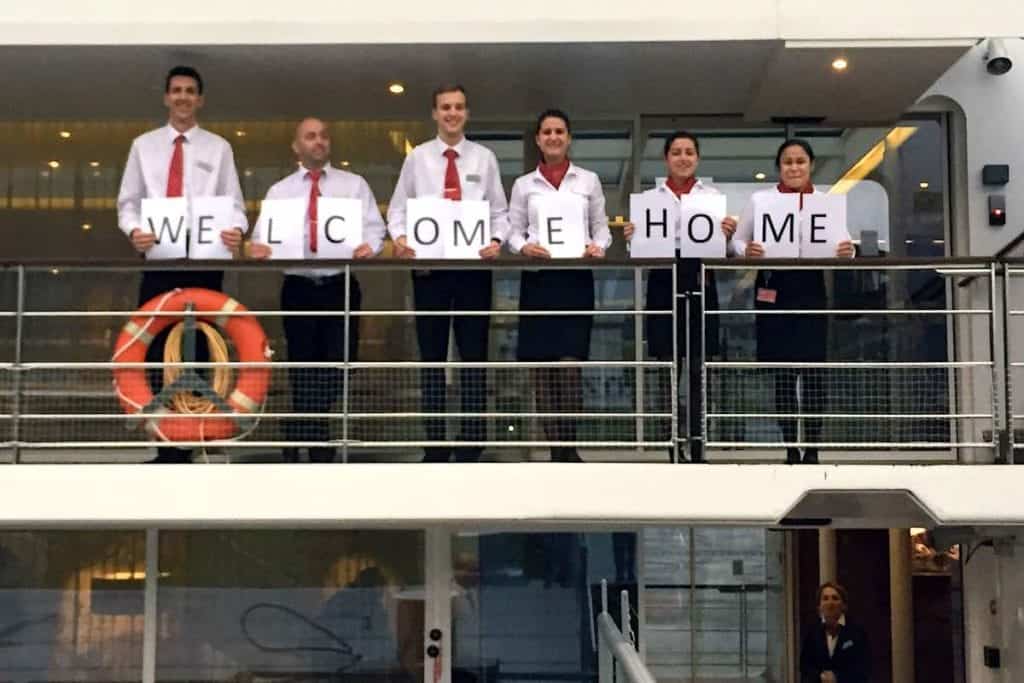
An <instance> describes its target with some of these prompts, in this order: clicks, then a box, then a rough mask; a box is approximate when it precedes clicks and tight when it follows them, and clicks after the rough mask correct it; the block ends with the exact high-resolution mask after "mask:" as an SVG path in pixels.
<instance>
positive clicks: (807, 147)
mask: <svg viewBox="0 0 1024 683" xmlns="http://www.w3.org/2000/svg"><path fill="white" fill-rule="evenodd" d="M788 147H799V148H800V149H802V150H803V151H804V152H805V153H806V154H807V158H808V159H810V160H811V161H814V150H813V149H811V143H809V142H807V140H801V139H800V138H789V139H788V140H786V141H785V142H783V143H782V144H781V145H779V151H778V152H776V153H775V168H782V153H783V152H785V151H786V149H787V148H788Z"/></svg>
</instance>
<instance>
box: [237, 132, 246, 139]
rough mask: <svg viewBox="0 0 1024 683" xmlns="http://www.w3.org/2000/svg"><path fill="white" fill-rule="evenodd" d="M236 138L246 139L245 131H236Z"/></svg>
mask: <svg viewBox="0 0 1024 683" xmlns="http://www.w3.org/2000/svg"><path fill="white" fill-rule="evenodd" d="M235 137H236V138H244V137H245V131H244V130H236V131H235Z"/></svg>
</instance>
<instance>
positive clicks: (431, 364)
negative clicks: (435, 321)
mask: <svg viewBox="0 0 1024 683" xmlns="http://www.w3.org/2000/svg"><path fill="white" fill-rule="evenodd" d="M165 367H167V368H217V367H227V368H310V369H318V368H319V369H329V368H334V369H339V370H340V369H343V368H345V367H348V368H351V369H361V368H365V369H373V368H482V369H486V368H630V367H639V368H671V367H673V363H672V361H656V360H649V361H648V360H639V361H638V360H616V361H603V360H588V361H568V360H564V361H563V360H553V361H500V360H496V361H359V362H355V361H353V362H350V363H345V362H340V361H339V362H333V363H326V362H316V363H304V362H295V361H246V362H241V361H239V362H226V363H223V362H222V363H218V362H213V361H206V362H199V361H187V362H186V361H182V362H178V363H159V362H152V363H147V362H141V361H140V362H138V363H114V362H111V361H102V362H100V361H83V362H72V363H21V364H20V365H15V364H13V363H12V364H10V365H9V368H8V369H15V370H90V369H91V370H109V369H114V368H117V369H135V368H165Z"/></svg>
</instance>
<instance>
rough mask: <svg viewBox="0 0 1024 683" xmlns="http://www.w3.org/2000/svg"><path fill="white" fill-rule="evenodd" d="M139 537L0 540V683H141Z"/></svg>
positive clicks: (29, 535)
mask: <svg viewBox="0 0 1024 683" xmlns="http://www.w3.org/2000/svg"><path fill="white" fill-rule="evenodd" d="M145 551H146V541H145V534H144V533H143V532H134V531H132V532H123V531H109V532H106V531H104V532H100V531H96V532H93V531H89V532H86V531H59V532H56V531H41V532H16V531H3V532H0V680H2V681H71V680H74V681H81V682H87V681H97V682H103V683H106V682H108V681H139V680H141V678H142V630H143V614H142V609H143V583H144V581H145Z"/></svg>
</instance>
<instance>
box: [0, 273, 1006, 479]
mask: <svg viewBox="0 0 1024 683" xmlns="http://www.w3.org/2000/svg"><path fill="white" fill-rule="evenodd" d="M301 267H307V268H308V267H309V264H308V263H304V264H299V263H288V262H269V263H251V262H228V263H198V262H197V263H190V264H189V268H190V269H196V270H219V269H223V270H225V271H226V273H227V276H226V278H225V284H224V290H223V291H224V292H225V293H227V294H228V295H229V296H231V297H233V298H234V299H236V300H238V301H239V302H241V303H242V304H244V305H245V306H246V307H247V308H248V310H247V311H241V310H236V311H219V312H218V313H217V315H216V316H207V318H216V320H215V321H214V322H217V321H219V322H220V323H221V324H222V325H223V324H224V323H225V322H226V321H228V320H232V319H234V318H238V317H242V318H252V319H256V320H258V321H259V322H260V324H261V325H262V327H263V328H264V329H265V330H266V332H267V336H268V338H269V343H270V347H271V349H272V350H273V351H274V355H273V356H272V357H271V358H263V359H259V360H251V359H250V360H247V361H244V362H240V361H239V360H238V358H237V354H236V353H235V352H234V351H232V349H231V348H230V347H231V346H232V344H231V343H230V342H229V345H228V346H229V351H231V354H230V355H231V360H229V361H226V362H220V363H218V362H214V361H210V360H199V359H198V358H197V357H195V356H189V354H187V353H186V354H184V357H183V359H182V360H180V361H178V362H175V363H166V362H161V360H160V359H159V358H157V359H151V360H150V361H149V362H145V361H133V362H123V361H122V360H118V361H117V362H115V361H112V360H111V359H112V356H113V355H114V353H115V346H116V344H117V339H118V336H119V334H120V332H121V331H122V329H123V328H124V326H125V324H126V323H127V322H128V321H129V320H131V319H132V318H136V319H140V320H144V321H150V320H156V319H159V318H161V317H167V316H173V317H175V318H181V319H184V320H185V321H186V322H189V321H190V320H192V321H195V320H199V319H202V318H203V316H201V315H198V314H197V315H196V316H194V317H193V318H190V316H188V315H184V316H183V315H182V314H181V313H173V314H172V313H159V312H157V313H149V314H146V315H145V316H141V317H140V316H139V314H138V313H137V311H136V305H135V304H136V303H137V302H136V293H137V291H138V290H137V287H136V278H137V277H138V273H139V271H140V270H142V269H148V270H153V269H154V268H153V267H152V266H142V265H140V264H139V263H138V262H135V261H130V262H125V261H120V262H111V263H106V264H82V263H8V264H0V462H3V461H5V458H6V461H8V462H40V461H88V460H106V461H110V460H114V461H129V462H139V461H143V460H146V459H148V458H150V457H152V449H153V448H154V447H156V446H160V445H164V446H171V445H173V446H176V447H183V448H195V449H199V450H198V451H197V452H198V459H199V460H203V459H209V460H229V461H259V460H267V461H274V460H278V461H279V460H280V458H281V454H282V452H284V451H287V450H288V449H296V448H303V449H307V448H308V449H322V450H326V451H328V452H329V457H330V458H337V460H339V461H342V462H348V461H354V460H395V459H403V458H405V459H408V458H418V457H420V451H421V449H454V450H455V451H456V453H455V455H454V457H455V458H456V459H457V458H458V451H459V450H460V449H461V450H469V451H473V450H477V451H478V450H479V449H487V457H488V458H489V459H492V458H498V459H516V460H520V459H524V458H526V459H533V458H541V459H546V457H547V456H546V454H544V453H542V452H540V451H542V450H543V449H552V451H553V453H552V456H553V457H555V455H556V452H557V451H559V450H561V451H563V454H562V455H563V457H565V453H564V451H565V450H566V449H582V450H583V454H582V455H583V456H584V458H583V459H586V460H609V459H610V460H628V461H637V462H650V461H661V462H666V461H669V460H671V461H677V460H681V459H682V458H683V457H700V456H703V457H704V458H706V459H707V460H708V461H711V462H727V461H728V462H734V461H758V460H766V461H769V460H770V461H778V459H779V457H780V452H781V449H785V448H802V449H821V451H822V455H823V457H824V458H834V459H835V461H843V460H844V458H845V459H847V460H857V461H876V462H877V461H880V460H881V461H892V460H900V459H910V460H913V461H917V462H973V461H978V462H991V461H1001V460H1011V459H1012V454H1013V452H1014V451H1015V450H1016V449H1017V448H1018V444H1019V443H1024V438H1017V437H1015V436H1014V428H1016V427H1017V426H1018V425H1019V424H1020V422H1021V420H1024V407H1015V405H1014V399H1015V396H1014V394H1013V391H1012V389H1013V380H1014V379H1015V375H1016V374H1018V373H1019V372H1020V369H1021V368H1024V352H1021V351H1020V350H1019V349H1017V346H1021V344H1020V343H1018V342H1017V341H1016V339H1017V336H1018V335H1016V334H1015V332H1014V328H1015V326H1016V325H1017V324H1018V323H1019V322H1020V321H1021V319H1022V317H1024V306H1020V305H1015V304H1014V301H1015V300H1016V299H1017V297H1015V296H1014V291H1013V290H1014V287H1015V283H1018V282H1019V281H1020V278H1019V276H1020V275H1021V274H1024V262H1015V261H1005V262H1004V261H991V260H984V259H949V260H896V259H861V260H856V261H850V262H840V261H834V260H829V261H788V260H773V261H771V262H767V261H763V260H761V261H746V260H709V261H706V262H704V263H703V264H702V265H701V266H700V267H699V269H698V271H699V272H700V274H701V276H702V277H701V278H700V282H701V283H702V284H701V285H700V286H699V287H696V286H691V287H687V286H686V285H685V283H684V282H683V278H682V276H681V273H683V272H691V271H692V268H693V264H692V263H691V264H684V262H676V261H664V260H633V261H621V262H596V261H595V262H590V261H571V262H565V263H562V262H559V263H558V264H548V263H545V264H538V263H536V262H526V261H512V260H509V261H499V262H496V263H493V264H490V263H489V264H487V268H488V269H489V270H490V271H491V272H492V273H493V279H494V298H493V301H494V304H493V305H492V306H491V307H489V308H484V309H480V310H470V311H458V317H460V318H462V319H464V320H468V319H478V318H480V317H483V318H486V319H487V321H488V324H487V326H486V327H487V339H488V341H489V349H488V353H487V354H486V355H485V356H483V357H481V358H478V359H473V360H464V359H461V358H459V357H458V355H457V351H456V348H457V345H456V344H455V342H456V341H458V336H459V332H458V331H456V334H455V337H456V339H453V340H452V343H451V344H450V345H449V353H448V355H447V356H445V357H444V358H442V359H436V358H435V359H431V360H423V359H422V356H421V355H420V353H419V345H418V343H417V333H416V326H417V324H419V323H422V322H423V321H428V320H430V319H436V317H438V316H448V315H449V314H450V313H449V312H448V311H439V310H425V309H424V307H422V306H421V307H417V306H416V305H415V302H414V294H413V287H411V286H410V284H411V282H413V281H414V280H415V279H416V278H417V277H420V276H419V275H418V273H421V272H423V269H428V270H429V271H431V272H434V271H438V270H458V271H464V270H479V269H480V268H481V264H480V263H479V262H452V261H444V262H419V261H417V262H404V261H383V260H381V261H368V262H336V263H330V262H324V263H318V264H317V267H318V268H321V267H334V268H336V269H337V270H338V272H339V278H338V279H339V282H340V283H343V284H344V286H345V289H344V291H345V292H346V294H345V295H344V296H341V295H339V297H338V302H339V303H338V306H337V307H336V308H332V309H329V310H313V311H307V310H292V309H286V308H284V307H283V306H282V305H281V304H280V303H279V296H280V286H279V284H280V275H281V271H282V270H287V269H290V268H291V269H294V268H301ZM549 269H555V270H566V269H568V270H573V269H575V270H587V271H592V272H593V273H595V275H596V287H595V290H596V299H595V300H596V304H595V305H594V306H593V307H577V306H567V307H566V308H565V309H564V310H559V309H558V308H557V307H556V306H555V305H554V304H552V305H547V303H545V304H543V305H541V306H536V307H534V308H533V309H531V310H520V308H519V297H518V287H519V281H520V274H521V273H522V272H524V271H527V270H549ZM688 269H689V270H688ZM769 270H770V271H772V272H774V273H779V272H787V273H798V272H805V273H806V272H821V273H824V274H823V275H822V279H823V280H824V281H825V282H826V284H825V285H824V290H823V291H824V293H825V296H824V297H823V298H821V299H820V300H818V301H815V302H813V305H808V303H807V301H803V300H801V301H799V302H798V303H799V305H795V306H793V307H792V308H781V307H775V308H771V309H769V308H768V307H764V306H760V305H758V304H755V303H754V302H755V300H756V298H757V292H756V289H757V288H758V285H757V282H758V280H757V274H758V273H759V272H761V271H769ZM655 271H661V272H662V273H663V274H665V275H664V276H663V280H662V285H663V286H665V282H670V283H671V284H670V285H667V286H669V287H670V288H671V290H672V292H675V295H674V296H675V305H674V306H673V305H672V304H671V303H668V304H667V305H665V306H661V307H659V308H652V307H651V304H652V302H653V299H651V300H648V294H649V292H648V291H647V290H648V288H647V287H646V286H645V281H646V279H647V278H646V276H647V275H648V274H649V273H652V272H655ZM356 281H359V282H361V284H362V291H363V302H362V306H358V305H357V304H356V302H354V301H353V300H352V292H353V286H354V285H355V283H356ZM711 282H714V289H712V287H711V286H710V285H709V283H711ZM1000 289H1001V290H1002V291H1001V292H1000ZM688 290H692V291H688ZM716 293H717V297H716V296H715V295H716ZM552 296H554V297H557V296H559V293H558V292H553V293H552ZM715 298H717V300H715V301H712V299H715ZM670 301H671V295H670ZM705 303H706V305H705ZM296 318H299V319H305V320H313V319H324V318H327V319H331V320H334V321H335V322H336V323H337V325H338V327H339V328H340V329H341V330H342V331H343V338H342V340H341V341H340V342H339V343H338V346H340V347H341V348H340V349H337V353H335V354H333V356H332V357H331V359H330V360H315V361H314V360H293V359H291V358H289V355H288V349H287V343H286V341H285V338H286V334H285V331H284V329H283V328H284V327H285V325H286V323H287V321H289V320H294V319H296ZM773 318H774V319H778V320H783V321H786V322H787V323H791V324H793V325H795V326H796V327H795V328H794V330H795V331H796V332H799V331H800V330H801V329H804V326H805V325H806V324H807V321H811V322H810V324H811V326H812V327H813V326H817V327H815V329H824V330H826V331H827V332H826V333H825V334H826V338H827V339H829V340H830V341H829V342H828V344H827V346H825V349H824V352H823V353H822V354H819V357H815V358H814V359H813V360H809V359H808V358H805V357H791V358H787V357H786V356H785V354H782V355H780V354H779V352H777V351H776V352H774V355H773V354H772V353H767V354H766V353H764V352H763V348H762V347H763V339H764V337H763V335H764V333H763V332H759V330H763V328H765V327H768V328H771V325H770V324H769V325H767V326H765V324H764V323H765V321H768V320H770V319H773ZM524 319H534V320H536V319H547V320H551V321H552V322H551V328H550V337H551V346H552V348H557V347H558V346H559V341H560V337H561V336H563V335H564V330H565V328H566V327H568V326H569V323H567V321H577V320H583V321H590V323H589V325H590V335H591V338H590V343H589V354H588V357H586V358H565V357H554V358H551V359H546V358H544V359H538V358H523V357H522V356H521V354H519V353H518V352H517V351H518V350H519V349H520V345H521V342H522V340H521V339H520V338H519V335H518V327H519V323H520V321H521V320H524ZM655 321H660V322H659V323H658V324H659V325H660V327H659V330H660V332H659V334H660V335H661V337H662V338H661V340H660V342H659V344H658V348H659V349H660V351H655V345H654V344H653V343H652V341H653V340H652V335H653V334H654V331H653V330H654V328H655V327H656V326H655V325H654V324H653V323H654V322H655ZM775 329H776V330H778V329H779V328H778V326H777V325H776V327H775ZM189 334H190V332H189V331H188V330H186V334H185V337H186V339H187V338H188V335H189ZM195 334H197V335H198V336H199V337H202V336H203V335H202V333H199V332H196V333H195ZM791 336H793V337H794V339H798V338H799V335H791ZM783 337H784V338H783V339H782V342H781V343H782V344H783V345H785V344H790V345H792V344H794V343H795V342H794V341H793V339H786V338H785V335H783ZM357 338H358V339H359V344H355V343H354V342H355V340H356V339H357ZM545 341H546V340H545ZM349 342H353V343H351V344H350V343H349ZM185 346H186V347H187V346H188V344H185ZM350 348H351V349H352V350H350ZM355 349H358V354H355ZM190 358H191V359H190ZM167 367H175V368H178V369H182V370H193V371H195V373H196V374H197V375H200V376H201V377H202V378H203V379H204V381H205V382H212V379H213V378H212V377H211V375H212V374H214V373H215V371H216V370H217V369H223V368H226V369H228V370H229V371H230V372H231V373H233V374H232V381H235V382H237V377H238V373H240V372H243V371H245V372H249V373H250V374H251V373H257V372H263V373H268V376H269V384H268V388H267V391H266V395H265V396H263V397H260V399H261V400H259V401H256V402H255V403H256V404H257V405H255V406H253V408H254V409H253V410H252V412H248V413H244V414H239V415H228V416H227V419H228V421H229V423H230V427H231V429H229V430H228V432H229V434H228V436H226V437H217V438H210V436H209V434H208V433H207V432H206V431H205V428H200V427H198V426H197V427H196V428H191V427H190V426H189V425H191V424H192V423H195V424H196V425H212V424H214V421H215V420H221V421H223V420H224V418H225V414H224V412H225V411H224V405H223V403H225V402H227V401H228V398H229V397H230V393H228V394H227V395H225V397H223V398H221V399H218V398H214V409H215V410H217V408H218V406H219V412H216V417H211V415H210V414H191V415H173V416H169V415H168V414H167V413H166V412H165V411H166V406H165V405H164V404H163V401H155V402H152V403H149V404H147V405H146V406H145V407H144V408H143V410H138V411H136V410H129V411H126V410H125V409H124V407H123V402H119V400H118V391H119V388H122V387H120V386H119V385H115V384H114V383H113V381H112V380H113V377H114V371H115V370H118V371H123V370H129V371H131V370H136V371H142V372H143V373H145V374H146V377H147V378H148V379H149V380H150V382H151V383H152V384H154V385H157V384H159V377H160V374H161V372H162V371H163V370H164V369H166V368H167ZM201 385H202V382H200V383H199V385H197V386H188V387H184V388H185V389H198V390H200V391H201V390H202V386H201ZM431 387H433V389H432V390H430V388H431ZM780 387H781V388H780ZM179 393H180V392H179ZM425 393H426V394H428V395H427V396H425V395H424V394H425ZM303 396H307V397H308V396H317V397H319V398H318V399H317V400H318V401H320V403H319V404H316V401H314V404H316V405H314V406H313V407H312V408H310V407H309V406H308V405H305V406H304V405H303V401H304V399H303V398H302V397H303ZM233 405H234V404H233ZM169 418H173V419H174V420H175V421H176V423H177V424H178V426H179V427H182V428H183V431H184V432H186V433H188V434H192V435H193V437H194V438H182V439H177V440H175V441H174V442H173V443H162V442H159V441H158V440H157V439H155V438H154V431H155V429H157V428H159V427H160V425H162V424H163V421H164V420H167V419H169ZM221 426H223V425H221ZM213 431H216V430H213ZM221 431H223V430H221ZM574 455H575V451H574ZM310 457H312V450H311V453H310ZM474 457H475V456H474ZM566 459H574V457H573V458H568V457H566Z"/></svg>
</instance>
